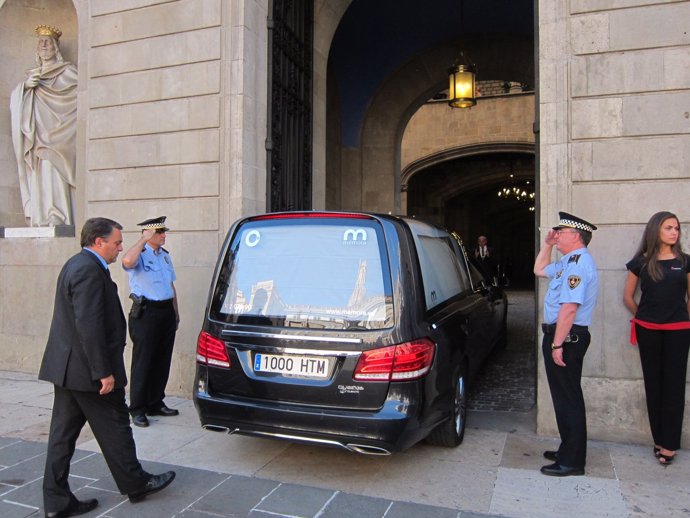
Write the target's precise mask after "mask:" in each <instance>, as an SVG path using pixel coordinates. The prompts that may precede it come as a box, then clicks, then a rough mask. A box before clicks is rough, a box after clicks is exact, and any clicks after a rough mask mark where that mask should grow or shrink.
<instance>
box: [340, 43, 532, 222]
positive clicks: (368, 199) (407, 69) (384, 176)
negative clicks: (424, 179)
mask: <svg viewBox="0 0 690 518" xmlns="http://www.w3.org/2000/svg"><path fill="white" fill-rule="evenodd" d="M459 48H464V49H466V51H467V52H468V53H470V54H471V55H472V56H473V58H474V59H475V61H476V62H478V63H486V65H485V66H483V68H482V69H481V72H480V74H481V75H480V76H479V77H486V78H494V77H511V78H514V79H515V80H519V81H524V82H530V83H531V82H532V81H533V78H532V77H531V76H532V71H533V69H532V67H531V66H524V64H525V63H531V62H532V49H533V41H532V39H531V38H527V37H518V36H510V37H495V38H491V39H489V40H487V41H483V40H482V39H481V38H478V39H475V40H472V41H457V40H455V41H449V42H446V43H444V44H443V45H440V46H436V47H434V48H432V49H428V50H427V51H425V52H423V53H421V54H419V55H417V56H415V57H414V58H412V59H411V60H409V61H408V62H407V63H406V64H405V65H404V66H402V67H401V68H400V69H399V70H398V71H397V72H396V73H394V74H393V75H392V76H390V77H389V78H388V79H387V80H386V81H385V82H384V83H383V85H382V86H381V87H380V88H379V89H378V91H377V92H376V94H375V95H374V97H373V98H372V99H371V102H370V104H369V108H368V109H367V111H366V114H365V117H364V122H363V124H362V128H361V133H360V138H359V146H358V147H355V148H341V149H338V148H337V144H334V141H335V140H336V139H329V141H328V142H327V145H328V150H327V156H329V158H332V159H331V160H329V164H328V166H329V167H328V169H327V171H326V179H327V180H326V181H327V184H330V185H332V186H333V187H332V189H334V190H337V191H338V195H337V196H335V197H333V198H332V200H333V201H332V207H330V208H334V209H337V208H342V209H359V210H371V211H382V212H396V213H400V212H404V210H405V208H404V204H403V203H402V201H401V196H400V192H401V185H402V182H401V176H400V173H401V169H402V167H401V160H402V159H401V153H402V150H401V148H402V144H401V142H402V138H403V134H404V132H405V128H406V127H407V124H408V122H409V121H410V119H411V118H412V116H413V115H414V114H415V112H417V110H418V109H419V107H420V106H422V105H423V104H424V103H426V102H427V100H428V99H430V98H431V97H432V96H433V95H434V94H435V93H436V92H438V91H441V90H442V89H443V88H444V86H445V83H446V81H447V77H446V75H445V71H446V69H447V67H448V64H449V63H452V62H453V61H454V60H455V59H456V58H457V55H458V49H459ZM520 64H523V66H522V67H520ZM477 109H479V108H477ZM473 110H474V109H473ZM532 120H533V115H532V116H530V123H531V121H532ZM337 123H338V116H337V114H331V113H329V117H328V125H329V129H330V128H332V127H333V126H336V125H337ZM333 133H337V132H336V130H333ZM459 136H461V135H459ZM480 138H481V137H480ZM484 138H486V136H485V137H484Z"/></svg>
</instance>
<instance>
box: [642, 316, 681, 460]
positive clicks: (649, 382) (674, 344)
mask: <svg viewBox="0 0 690 518" xmlns="http://www.w3.org/2000/svg"><path fill="white" fill-rule="evenodd" d="M636 333H637V343H638V348H639V349H640V362H641V364H642V375H643V377H644V390H645V394H646V397H647V413H648V414H649V427H650V428H651V430H652V438H653V439H654V444H657V445H659V446H662V447H663V448H666V449H668V450H671V451H675V450H677V449H678V448H680V436H681V432H682V429H683V412H684V410H685V378H686V374H687V367H688V349H690V330H685V329H679V330H676V331H664V330H655V329H645V328H644V327H642V326H639V325H636Z"/></svg>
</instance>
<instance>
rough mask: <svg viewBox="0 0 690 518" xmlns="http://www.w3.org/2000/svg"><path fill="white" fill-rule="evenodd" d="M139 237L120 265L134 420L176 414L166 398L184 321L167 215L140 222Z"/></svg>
mask: <svg viewBox="0 0 690 518" xmlns="http://www.w3.org/2000/svg"><path fill="white" fill-rule="evenodd" d="M138 225H139V226H140V227H142V231H141V238H139V240H138V241H137V242H136V243H135V244H134V246H132V248H130V249H129V250H127V253H126V254H125V255H124V257H123V258H122V266H123V267H124V269H125V271H126V272H127V275H128V276H129V290H130V292H131V294H130V298H131V299H132V301H133V303H132V309H131V311H130V312H129V336H130V337H131V338H132V342H133V344H134V348H133V350H132V367H131V375H130V378H131V388H130V392H129V399H130V405H129V412H130V414H131V415H132V422H133V423H134V424H135V425H136V426H141V427H146V426H148V425H149V420H148V418H147V417H146V416H147V415H149V416H164V417H167V416H176V415H178V414H179V411H178V410H177V409H173V408H168V407H167V406H166V404H165V403H164V402H163V399H164V398H165V386H166V384H167V383H168V376H169V375H170V362H171V361H172V352H173V345H174V343H175V333H176V331H177V327H178V325H179V322H180V318H179V313H178V310H177V294H176V292H175V285H174V281H175V279H176V277H175V269H174V268H173V264H172V260H171V259H170V254H169V253H168V251H167V250H166V249H165V248H163V245H164V244H165V237H166V232H167V231H168V230H169V229H168V228H166V226H165V216H161V217H159V218H153V219H147V220H146V221H142V222H141V223H138Z"/></svg>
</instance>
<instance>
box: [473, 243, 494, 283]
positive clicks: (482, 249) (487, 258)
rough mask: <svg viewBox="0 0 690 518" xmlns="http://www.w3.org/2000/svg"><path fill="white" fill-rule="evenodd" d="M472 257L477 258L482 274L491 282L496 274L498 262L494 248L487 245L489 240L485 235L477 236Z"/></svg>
mask: <svg viewBox="0 0 690 518" xmlns="http://www.w3.org/2000/svg"><path fill="white" fill-rule="evenodd" d="M474 257H475V258H476V259H477V261H478V263H479V265H480V266H481V267H482V269H483V272H482V273H483V274H484V275H486V277H487V280H488V281H489V282H492V281H493V279H494V277H495V276H496V267H497V266H498V263H497V261H496V257H494V249H493V247H491V246H489V240H488V239H487V238H486V236H479V237H478V238H477V246H476V247H475V249H474Z"/></svg>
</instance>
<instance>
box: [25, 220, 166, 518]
mask: <svg viewBox="0 0 690 518" xmlns="http://www.w3.org/2000/svg"><path fill="white" fill-rule="evenodd" d="M81 246H82V247H83V249H82V250H81V251H80V252H79V253H78V254H76V255H75V256H73V257H72V258H70V259H69V260H68V261H67V262H66V263H65V265H64V266H63V268H62V271H61V272H60V275H59V277H58V281H57V288H56V293H55V307H54V309H53V320H52V323H51V326H50V333H49V335H48V343H47V345H46V350H45V353H44V355H43V361H42V363H41V369H40V371H39V375H38V377H39V379H42V380H45V381H49V382H51V383H53V384H54V386H55V395H54V402H53V415H52V419H51V422H50V437H49V439H48V452H47V456H46V467H45V475H44V477H43V499H44V507H45V515H46V518H60V517H65V516H76V515H79V514H84V513H87V512H89V511H91V510H93V509H94V508H95V507H96V506H97V505H98V501H97V500H96V499H95V498H94V499H90V500H83V501H79V500H77V498H76V496H74V494H73V493H72V491H71V490H70V487H69V482H68V477H69V469H70V461H71V459H72V455H73V454H74V448H75V444H76V441H77V438H78V437H79V433H80V432H81V429H82V428H83V427H84V424H85V423H86V422H87V421H88V423H89V425H90V427H91V430H92V431H93V434H94V436H95V437H96V440H97V441H98V445H99V446H100V448H101V451H102V452H103V456H104V457H105V460H106V462H107V464H108V468H109V469H110V472H111V473H112V475H113V479H114V480H115V483H116V484H117V487H118V489H119V490H120V492H121V493H122V494H127V495H128V496H129V499H130V501H132V502H137V501H139V500H142V499H143V498H145V497H146V496H147V495H149V494H151V493H155V492H156V491H160V490H161V489H163V488H165V487H167V485H168V484H170V482H172V480H173V479H174V478H175V472H174V471H168V472H167V473H163V474H161V475H151V474H149V473H147V472H146V471H144V469H143V468H142V466H141V464H140V463H139V460H138V459H137V454H136V446H135V444H134V437H133V435H132V429H131V428H130V426H129V412H128V409H127V404H126V402H125V385H126V384H127V375H126V373H125V365H124V358H123V353H124V347H125V340H126V331H127V324H126V321H125V317H124V314H123V312H122V306H121V304H120V299H119V297H118V295H117V286H116V285H115V283H114V282H113V281H112V280H111V279H110V272H109V270H108V264H111V263H114V262H115V261H116V260H117V256H118V254H119V253H120V252H121V251H122V226H121V225H120V224H119V223H117V222H115V221H113V220H110V219H106V218H92V219H89V220H88V221H86V223H84V227H83V228H82V231H81Z"/></svg>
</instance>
